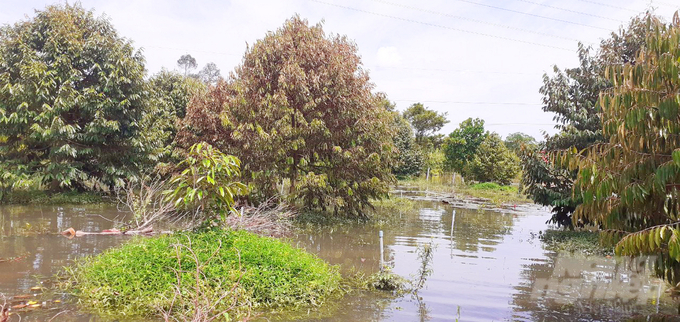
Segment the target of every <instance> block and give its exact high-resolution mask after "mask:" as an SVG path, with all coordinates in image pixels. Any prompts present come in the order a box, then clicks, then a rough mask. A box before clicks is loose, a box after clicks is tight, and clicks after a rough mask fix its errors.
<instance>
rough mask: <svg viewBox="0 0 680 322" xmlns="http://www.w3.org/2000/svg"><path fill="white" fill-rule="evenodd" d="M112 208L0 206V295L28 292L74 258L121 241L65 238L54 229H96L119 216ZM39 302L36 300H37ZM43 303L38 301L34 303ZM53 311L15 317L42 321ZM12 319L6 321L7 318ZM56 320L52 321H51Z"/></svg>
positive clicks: (71, 317) (76, 317)
mask: <svg viewBox="0 0 680 322" xmlns="http://www.w3.org/2000/svg"><path fill="white" fill-rule="evenodd" d="M124 215H125V214H124V213H121V212H118V210H117V209H116V208H115V207H113V206H87V207H82V206H80V207H37V206H2V207H0V293H3V294H6V295H7V296H10V297H11V296H16V295H24V294H34V293H35V291H31V288H32V287H36V286H40V284H41V282H45V280H46V279H49V278H51V277H52V276H53V275H54V274H55V273H57V272H58V270H59V269H61V268H62V267H64V266H66V265H69V264H71V263H72V262H73V260H74V259H76V258H78V257H81V256H86V255H92V254H97V253H100V252H101V251H103V250H105V249H107V248H110V247H112V246H115V245H118V244H120V243H121V242H123V241H124V238H122V237H120V236H84V237H79V238H74V239H68V238H65V237H63V236H61V235H60V234H59V232H60V231H63V230H66V229H67V228H69V227H74V228H76V229H79V230H84V231H100V230H102V229H109V228H111V226H112V222H111V221H110V219H113V218H116V217H121V216H124ZM37 298H39V296H38V297H37ZM43 300H46V299H40V302H41V301H43ZM56 313H58V311H53V310H36V312H34V313H32V314H27V313H25V312H24V313H20V315H23V317H22V321H44V320H46V319H48V318H47V317H51V315H49V314H52V315H54V314H56ZM91 319H92V317H89V316H87V315H78V314H73V313H71V314H69V315H68V318H67V316H66V315H64V316H60V319H59V320H60V321H89V320H91ZM11 321H12V320H11ZM55 321H56V320H55Z"/></svg>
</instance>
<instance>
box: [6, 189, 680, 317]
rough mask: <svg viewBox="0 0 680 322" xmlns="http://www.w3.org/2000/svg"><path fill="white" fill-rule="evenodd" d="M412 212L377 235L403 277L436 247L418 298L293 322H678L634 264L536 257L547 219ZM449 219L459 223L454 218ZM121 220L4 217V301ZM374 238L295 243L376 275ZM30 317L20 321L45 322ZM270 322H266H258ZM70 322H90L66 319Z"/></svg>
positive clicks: (96, 212)
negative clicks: (424, 251)
mask: <svg viewBox="0 0 680 322" xmlns="http://www.w3.org/2000/svg"><path fill="white" fill-rule="evenodd" d="M416 204H417V208H418V211H415V212H413V213H405V214H395V216H400V220H398V221H397V223H396V224H392V225H388V226H386V227H383V228H382V230H383V231H384V236H385V237H384V242H385V256H386V261H387V263H388V265H389V266H391V267H392V269H393V271H394V272H395V273H397V274H400V275H401V276H404V277H410V276H412V275H413V274H415V273H416V272H417V270H418V267H419V265H420V261H419V260H418V255H417V252H416V250H417V248H418V247H419V246H420V245H423V244H431V245H432V246H433V247H434V254H433V260H432V262H431V268H432V269H433V274H432V275H431V276H430V277H429V278H428V280H427V283H426V286H425V288H424V289H422V290H421V291H420V292H419V294H418V295H419V297H418V298H415V297H413V296H411V295H406V296H403V297H400V298H396V299H394V298H392V297H390V296H387V295H386V294H376V293H371V292H355V293H352V294H350V295H348V296H345V297H344V298H342V299H340V300H338V301H336V303H332V305H328V306H325V307H323V308H321V309H320V310H319V312H310V314H309V315H307V314H305V313H306V312H303V313H302V314H301V315H302V316H301V315H300V314H298V315H296V316H294V318H290V320H295V321H298V320H305V319H306V320H308V321H453V320H456V319H459V320H460V321H491V320H495V321H499V320H518V321H574V320H584V321H585V320H587V321H590V320H600V321H618V320H621V319H624V318H627V317H630V316H632V315H634V314H651V313H656V312H657V310H658V312H660V313H668V314H670V313H674V312H675V309H674V307H673V306H674V302H672V301H669V300H668V299H666V298H665V297H664V294H663V290H662V289H661V286H662V284H661V283H660V281H659V280H657V279H654V278H650V277H649V276H650V275H649V272H647V271H643V270H631V269H630V267H634V268H636V269H638V268H639V266H640V265H638V263H634V264H632V266H631V264H630V263H627V262H621V261H619V262H617V261H616V260H614V259H609V258H585V257H579V256H557V255H555V254H553V253H550V252H546V251H545V250H543V249H542V247H541V243H540V241H539V240H538V238H537V237H538V234H539V231H541V230H543V229H545V227H546V226H545V221H546V220H547V219H548V218H549V214H548V213H547V211H546V210H542V209H539V208H532V209H529V211H528V212H523V213H520V214H517V213H514V214H512V213H506V214H503V213H498V212H492V211H478V210H469V209H454V208H452V207H451V206H449V205H446V204H443V203H437V202H432V201H418V202H417V203H416ZM454 211H455V215H454ZM121 215H124V214H123V213H120V212H118V211H117V210H116V209H115V207H109V206H97V207H33V206H31V207H7V206H5V207H0V258H2V259H12V260H6V261H4V262H3V261H0V292H2V293H6V294H8V295H16V294H23V293H28V292H29V291H30V288H31V287H33V286H35V285H36V283H38V281H39V279H38V278H36V276H51V275H52V274H54V273H55V272H56V271H57V270H58V269H59V268H60V267H62V266H64V265H68V264H70V263H72V261H73V260H74V259H76V258H78V257H80V256H85V255H90V254H97V253H99V252H101V251H102V250H104V249H106V248H109V247H112V246H115V245H117V244H119V243H121V242H123V241H125V238H124V237H121V236H96V235H94V236H84V237H80V238H75V239H67V238H64V237H63V236H60V235H58V232H59V231H62V230H65V229H67V228H69V227H74V228H76V229H82V230H86V231H87V230H90V231H99V230H102V229H107V228H111V225H112V223H111V222H110V221H109V220H108V219H112V218H115V217H120V216H121ZM378 238H379V237H378V230H377V229H376V228H374V227H368V226H361V225H356V226H353V227H340V228H335V229H325V230H321V231H318V232H311V233H306V234H300V235H299V236H297V237H295V238H293V239H292V240H291V241H292V242H293V243H296V244H297V245H299V246H300V247H304V248H305V249H307V250H309V251H311V252H314V253H316V254H318V255H319V256H320V257H322V258H323V259H325V260H327V261H329V262H330V263H331V264H336V265H341V267H342V268H343V269H344V270H346V271H347V270H350V269H357V270H360V271H363V272H366V273H373V272H375V271H376V270H377V269H378V266H379V262H380V259H379V254H380V250H379V248H378V245H379V242H378ZM46 316H47V315H44V314H43V315H29V316H28V317H24V319H23V321H43V320H46V319H45V317H46ZM262 318H263V320H267V319H268V318H270V317H262ZM61 320H66V321H90V320H97V319H96V318H95V317H92V316H88V315H85V314H73V313H70V314H69V316H68V319H66V318H65V317H64V318H63V319H61Z"/></svg>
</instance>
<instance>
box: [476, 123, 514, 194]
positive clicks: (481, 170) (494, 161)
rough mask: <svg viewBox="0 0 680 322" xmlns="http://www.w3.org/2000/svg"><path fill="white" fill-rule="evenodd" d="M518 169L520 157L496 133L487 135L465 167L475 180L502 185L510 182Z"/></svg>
mask: <svg viewBox="0 0 680 322" xmlns="http://www.w3.org/2000/svg"><path fill="white" fill-rule="evenodd" d="M518 171H519V158H518V157H517V155H515V154H514V153H513V152H512V151H510V150H508V149H507V148H506V147H505V144H503V141H502V140H501V138H500V136H499V135H498V134H496V133H492V134H489V135H487V136H486V138H485V139H484V141H483V142H482V143H481V144H480V145H479V147H478V148H477V152H476V153H475V155H474V156H473V157H472V160H470V162H469V163H468V164H467V165H466V167H465V173H466V174H468V175H469V176H470V178H472V179H473V180H476V181H481V182H496V183H499V184H502V185H507V184H509V183H510V181H511V180H512V179H513V178H514V177H515V176H516V175H517V172H518Z"/></svg>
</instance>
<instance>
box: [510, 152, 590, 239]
mask: <svg viewBox="0 0 680 322" xmlns="http://www.w3.org/2000/svg"><path fill="white" fill-rule="evenodd" d="M520 159H521V165H522V185H523V186H524V193H526V194H527V195H528V196H530V197H531V199H532V200H533V201H534V202H535V203H537V204H540V205H544V206H550V207H552V213H553V215H552V217H551V218H550V220H549V221H548V222H552V223H554V224H557V225H558V226H561V227H572V222H571V214H572V213H573V212H574V209H576V206H577V205H578V204H580V202H581V199H580V197H579V196H573V195H572V188H573V186H574V179H573V178H574V177H575V174H573V171H570V170H568V169H565V168H564V167H559V166H555V165H554V164H553V163H552V162H550V160H549V159H548V154H547V153H546V151H545V150H544V149H537V150H523V151H522V153H520Z"/></svg>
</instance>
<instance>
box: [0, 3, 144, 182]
mask: <svg viewBox="0 0 680 322" xmlns="http://www.w3.org/2000/svg"><path fill="white" fill-rule="evenodd" d="M146 98H147V90H146V85H145V81H144V59H143V57H142V55H141V53H140V52H139V51H136V50H135V49H134V48H133V46H132V43H131V42H130V41H129V40H126V39H124V38H122V37H120V36H118V34H117V33H116V31H115V29H114V28H113V26H112V25H111V23H110V22H109V21H108V20H107V19H105V18H101V17H100V18H97V17H95V16H94V14H93V12H91V11H87V10H84V9H83V8H82V7H81V6H80V5H78V4H76V5H68V4H66V5H53V6H48V7H47V8H46V9H44V10H42V11H37V12H36V16H35V17H33V18H31V19H29V20H26V21H23V22H19V23H16V24H14V25H7V26H4V27H2V28H1V29H0V137H2V138H3V140H2V142H1V143H0V167H1V168H2V172H3V175H8V174H10V175H11V174H14V175H31V176H34V177H36V178H38V179H39V181H40V182H42V183H45V184H48V185H49V187H51V188H52V189H58V188H59V187H62V188H63V187H75V188H84V187H88V188H94V189H106V188H110V187H112V186H114V185H119V184H122V181H123V179H125V178H128V177H130V176H132V175H133V174H134V173H135V171H136V170H138V168H137V166H139V164H140V162H141V161H142V160H140V158H141V157H140V152H142V150H144V149H147V148H149V147H143V146H140V145H139V144H138V142H136V141H135V137H136V136H137V134H138V133H139V131H140V126H141V125H140V124H139V123H138V121H139V120H140V119H141V118H142V116H143V111H144V109H145V104H147V103H148V101H147V100H146ZM151 148H152V147H151Z"/></svg>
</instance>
